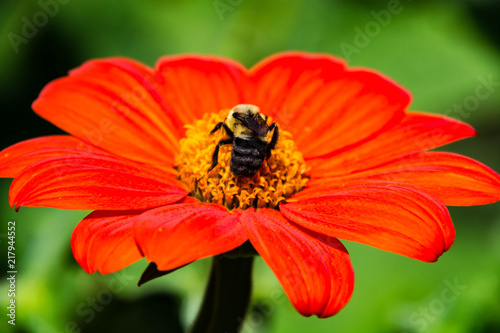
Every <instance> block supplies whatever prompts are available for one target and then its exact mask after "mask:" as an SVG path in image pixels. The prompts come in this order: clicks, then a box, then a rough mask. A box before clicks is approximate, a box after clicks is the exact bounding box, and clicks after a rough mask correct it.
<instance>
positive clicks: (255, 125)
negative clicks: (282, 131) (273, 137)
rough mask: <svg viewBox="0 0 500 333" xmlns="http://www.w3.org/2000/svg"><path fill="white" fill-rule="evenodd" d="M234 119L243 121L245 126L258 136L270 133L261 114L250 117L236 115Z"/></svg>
mask: <svg viewBox="0 0 500 333" xmlns="http://www.w3.org/2000/svg"><path fill="white" fill-rule="evenodd" d="M233 117H235V118H236V119H238V120H239V121H241V122H242V123H243V125H245V126H246V127H247V128H248V129H250V130H251V131H252V132H254V133H255V134H257V135H266V134H267V133H268V132H269V126H268V125H267V123H266V121H265V120H264V119H263V118H262V117H261V116H260V115H259V114H256V115H253V116H250V115H242V114H240V113H236V114H234V115H233Z"/></svg>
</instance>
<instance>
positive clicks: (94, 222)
mask: <svg viewBox="0 0 500 333" xmlns="http://www.w3.org/2000/svg"><path fill="white" fill-rule="evenodd" d="M142 212H143V211H136V210H133V211H95V212H93V213H91V214H90V215H88V216H87V217H86V218H84V219H83V220H82V221H81V222H80V223H79V224H78V225H77V226H76V228H75V230H74V231H73V235H72V236H71V248H72V249H73V255H74V257H75V259H76V261H77V262H78V263H79V264H80V266H82V268H83V269H84V270H85V271H86V272H87V273H90V274H92V273H94V272H96V271H99V272H100V273H101V274H109V273H113V272H116V271H118V270H120V269H122V268H125V267H127V266H130V265H131V264H133V263H134V262H136V261H138V260H140V259H141V258H142V254H141V252H139V249H138V248H137V245H136V244H135V240H134V234H133V223H134V219H135V218H136V217H137V216H138V215H139V214H141V213H142Z"/></svg>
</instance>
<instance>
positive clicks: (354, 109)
mask: <svg viewBox="0 0 500 333" xmlns="http://www.w3.org/2000/svg"><path fill="white" fill-rule="evenodd" d="M251 79H252V81H253V84H254V85H255V88H254V89H255V92H254V93H253V94H254V96H251V98H250V102H251V103H252V104H255V105H258V106H260V107H261V111H262V112H263V113H266V114H268V115H271V116H273V117H274V119H275V121H276V122H277V123H278V125H280V126H282V128H283V129H285V130H287V131H290V132H291V133H292V134H293V135H294V140H295V142H296V144H297V145H298V147H299V148H300V150H301V151H302V152H303V154H304V156H305V157H306V158H311V157H314V156H321V155H324V154H327V153H331V152H333V151H337V150H339V149H342V148H345V147H348V146H351V145H354V144H360V143H361V142H364V141H366V140H368V139H370V138H373V137H374V136H376V135H377V134H379V133H380V132H381V131H384V130H386V129H387V128H389V127H391V126H393V125H395V124H396V123H397V122H398V121H399V120H400V119H401V118H402V117H403V113H404V110H405V109H406V107H407V106H408V105H409V103H410V95H409V93H408V92H407V91H405V90H404V89H403V88H402V87H400V86H398V85H397V84H396V83H394V82H392V81H391V80H390V79H388V78H386V77H384V76H383V75H382V74H380V73H376V72H374V71H368V70H365V69H356V70H347V69H346V68H345V63H344V61H343V60H341V59H339V58H336V57H333V56H330V55H323V54H319V55H318V54H308V53H304V52H288V53H280V54H277V55H275V56H273V57H270V58H267V59H264V60H263V61H262V62H260V63H259V64H257V65H256V66H255V67H254V68H252V70H251Z"/></svg>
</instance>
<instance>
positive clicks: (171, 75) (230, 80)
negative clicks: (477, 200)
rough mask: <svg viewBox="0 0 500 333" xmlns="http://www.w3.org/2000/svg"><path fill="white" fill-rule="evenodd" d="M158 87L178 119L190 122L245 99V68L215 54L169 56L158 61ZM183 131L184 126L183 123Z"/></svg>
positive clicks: (156, 71)
mask: <svg viewBox="0 0 500 333" xmlns="http://www.w3.org/2000/svg"><path fill="white" fill-rule="evenodd" d="M155 78H156V82H157V83H156V85H157V89H158V90H159V91H160V93H161V94H162V96H163V98H164V99H165V101H166V103H167V104H168V107H169V116H170V117H172V118H173V119H175V120H174V122H175V123H178V124H191V123H193V121H194V120H196V119H200V118H202V117H203V115H204V114H205V113H214V112H219V111H220V110H222V109H232V108H233V107H234V106H235V105H237V104H240V103H243V102H244V101H243V95H242V91H244V90H245V87H246V81H247V79H246V69H245V68H244V67H243V66H242V65H240V64H239V63H237V62H235V61H233V60H230V59H226V58H222V57H215V56H200V55H182V56H168V57H164V58H162V59H160V60H159V61H158V63H157V64H156V68H155ZM181 130H182V134H184V132H185V130H184V129H183V128H182V127H181Z"/></svg>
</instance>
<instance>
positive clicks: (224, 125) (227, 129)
mask: <svg viewBox="0 0 500 333" xmlns="http://www.w3.org/2000/svg"><path fill="white" fill-rule="evenodd" d="M221 127H224V129H225V130H226V133H227V135H229V136H230V137H231V138H233V137H234V134H233V131H231V130H230V129H229V127H228V126H227V125H226V123H224V122H222V121H221V122H220V123H218V124H217V125H215V127H214V129H213V130H212V131H210V135H212V134H214V133H215V132H217V131H218V130H219V129H220V128H221Z"/></svg>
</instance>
